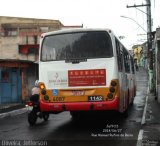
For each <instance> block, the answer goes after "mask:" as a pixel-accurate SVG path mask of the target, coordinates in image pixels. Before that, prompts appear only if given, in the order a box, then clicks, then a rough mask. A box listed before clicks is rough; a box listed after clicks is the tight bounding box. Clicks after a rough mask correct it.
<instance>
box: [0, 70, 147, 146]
mask: <svg viewBox="0 0 160 146" xmlns="http://www.w3.org/2000/svg"><path fill="white" fill-rule="evenodd" d="M146 94H147V75H146V72H144V71H143V70H140V71H139V73H137V96H136V98H135V100H134V104H133V106H132V107H130V109H129V117H128V118H123V117H122V116H121V115H119V114H117V113H102V115H91V116H87V117H84V118H83V119H80V120H78V121H73V120H72V118H71V115H70V114H69V112H63V113H60V114H57V115H51V116H50V118H49V121H47V122H43V120H41V119H39V120H38V122H37V124H36V125H35V126H34V127H30V126H29V124H28V122H27V113H25V114H21V115H17V116H15V115H14V116H10V117H6V118H2V119H0V140H2V141H1V143H0V145H6V144H8V143H9V142H12V144H13V142H14V143H16V144H17V145H20V144H21V145H25V144H26V145H49V144H50V143H52V145H54V146H56V145H58V146H62V145H65V146H70V145H74V146H85V145H87V146H88V145H91V146H103V145H105V146H108V145H111V146H125V145H126V146H128V145H130V146H136V144H137V138H138V134H139V130H140V128H141V121H142V115H143V109H144V104H145V98H146ZM102 117H103V118H102ZM8 140H11V141H8ZM13 140H14V141H13ZM20 140H21V141H20ZM31 140H32V141H31ZM35 140H37V141H35ZM40 140H41V141H40ZM46 140H47V141H46ZM27 142H28V143H27Z"/></svg>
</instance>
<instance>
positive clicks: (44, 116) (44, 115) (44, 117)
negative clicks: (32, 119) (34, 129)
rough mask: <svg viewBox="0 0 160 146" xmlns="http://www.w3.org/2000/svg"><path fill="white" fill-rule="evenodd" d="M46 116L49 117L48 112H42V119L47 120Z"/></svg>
mask: <svg viewBox="0 0 160 146" xmlns="http://www.w3.org/2000/svg"><path fill="white" fill-rule="evenodd" d="M48 118H49V114H48V113H44V114H43V119H44V121H48Z"/></svg>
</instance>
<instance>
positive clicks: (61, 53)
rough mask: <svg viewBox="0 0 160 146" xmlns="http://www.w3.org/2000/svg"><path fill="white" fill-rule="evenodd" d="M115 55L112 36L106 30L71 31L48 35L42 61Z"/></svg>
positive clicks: (42, 52)
mask: <svg viewBox="0 0 160 146" xmlns="http://www.w3.org/2000/svg"><path fill="white" fill-rule="evenodd" d="M110 57H113V49H112V42H111V38H110V36H109V34H108V32H106V31H88V32H71V33H63V34H56V35H49V36H46V37H45V38H44V40H43V42H42V49H41V61H60V60H67V59H94V58H110Z"/></svg>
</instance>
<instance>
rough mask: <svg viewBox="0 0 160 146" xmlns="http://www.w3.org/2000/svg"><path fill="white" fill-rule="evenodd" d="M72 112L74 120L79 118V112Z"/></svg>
mask: <svg viewBox="0 0 160 146" xmlns="http://www.w3.org/2000/svg"><path fill="white" fill-rule="evenodd" d="M70 114H71V116H72V119H73V120H78V119H79V118H80V113H79V112H73V111H70Z"/></svg>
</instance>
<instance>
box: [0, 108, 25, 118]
mask: <svg viewBox="0 0 160 146" xmlns="http://www.w3.org/2000/svg"><path fill="white" fill-rule="evenodd" d="M27 111H28V108H27V107H25V108H22V109H17V110H13V111H10V112H7V113H1V114H0V119H1V118H5V117H9V116H16V115H20V114H23V113H26V112H27Z"/></svg>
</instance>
